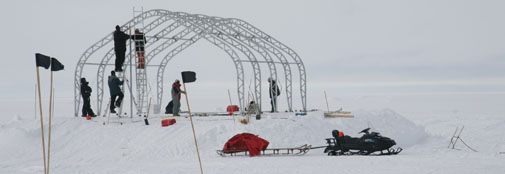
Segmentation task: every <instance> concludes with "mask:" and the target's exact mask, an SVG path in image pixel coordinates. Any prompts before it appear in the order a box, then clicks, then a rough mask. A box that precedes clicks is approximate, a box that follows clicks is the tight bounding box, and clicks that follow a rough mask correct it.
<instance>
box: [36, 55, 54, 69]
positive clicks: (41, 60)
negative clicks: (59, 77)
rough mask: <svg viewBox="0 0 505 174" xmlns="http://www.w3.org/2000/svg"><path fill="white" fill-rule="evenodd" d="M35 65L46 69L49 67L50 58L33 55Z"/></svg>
mask: <svg viewBox="0 0 505 174" xmlns="http://www.w3.org/2000/svg"><path fill="white" fill-rule="evenodd" d="M35 64H36V65H37V66H41V67H44V68H45V69H48V68H49V66H51V58H50V57H49V56H46V55H43V54H40V53H35Z"/></svg>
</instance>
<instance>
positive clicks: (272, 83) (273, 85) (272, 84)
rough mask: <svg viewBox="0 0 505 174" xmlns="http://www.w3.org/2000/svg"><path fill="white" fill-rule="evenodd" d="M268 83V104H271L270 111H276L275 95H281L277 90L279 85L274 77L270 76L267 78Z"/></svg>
mask: <svg viewBox="0 0 505 174" xmlns="http://www.w3.org/2000/svg"><path fill="white" fill-rule="evenodd" d="M268 83H269V84H270V87H269V88H268V93H269V94H270V104H271V105H272V110H271V112H272V113H273V112H277V96H279V95H281V91H280V90H279V86H277V83H276V82H275V80H274V79H272V78H271V77H269V78H268Z"/></svg>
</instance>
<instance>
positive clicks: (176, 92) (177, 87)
mask: <svg viewBox="0 0 505 174" xmlns="http://www.w3.org/2000/svg"><path fill="white" fill-rule="evenodd" d="M181 93H182V94H186V91H182V90H181V82H180V81H179V80H175V82H174V83H173V84H172V102H173V104H174V105H173V106H172V113H173V114H174V116H180V115H179V111H180V110H181Z"/></svg>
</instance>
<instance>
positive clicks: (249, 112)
mask: <svg viewBox="0 0 505 174" xmlns="http://www.w3.org/2000/svg"><path fill="white" fill-rule="evenodd" d="M250 96H251V94H250V93H249V92H247V102H248V104H249V97H250ZM249 106H251V105H248V107H247V122H248V123H249V118H251V108H250V107H249Z"/></svg>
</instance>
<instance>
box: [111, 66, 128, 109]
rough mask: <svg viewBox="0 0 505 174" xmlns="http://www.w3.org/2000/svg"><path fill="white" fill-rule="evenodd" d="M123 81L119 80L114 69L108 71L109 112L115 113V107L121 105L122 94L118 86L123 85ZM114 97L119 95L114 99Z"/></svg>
mask: <svg viewBox="0 0 505 174" xmlns="http://www.w3.org/2000/svg"><path fill="white" fill-rule="evenodd" d="M123 82H124V81H121V80H119V78H118V77H117V76H116V73H115V72H114V71H111V72H110V76H109V81H108V84H109V92H110V100H111V101H110V113H116V111H115V110H114V109H115V108H116V107H120V106H121V102H122V101H123V97H124V94H123V92H122V91H121V88H120V87H119V86H121V85H123ZM116 97H119V98H118V99H117V101H116Z"/></svg>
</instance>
